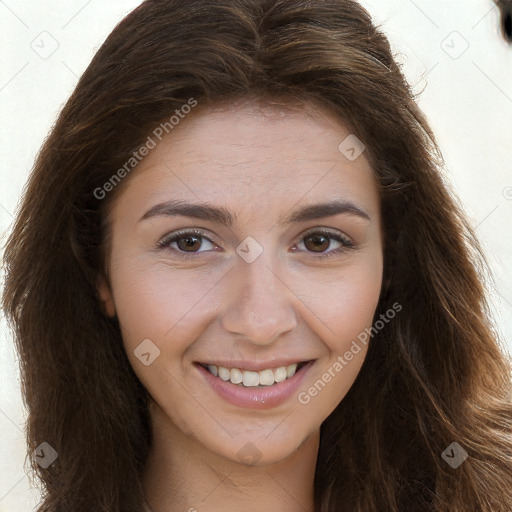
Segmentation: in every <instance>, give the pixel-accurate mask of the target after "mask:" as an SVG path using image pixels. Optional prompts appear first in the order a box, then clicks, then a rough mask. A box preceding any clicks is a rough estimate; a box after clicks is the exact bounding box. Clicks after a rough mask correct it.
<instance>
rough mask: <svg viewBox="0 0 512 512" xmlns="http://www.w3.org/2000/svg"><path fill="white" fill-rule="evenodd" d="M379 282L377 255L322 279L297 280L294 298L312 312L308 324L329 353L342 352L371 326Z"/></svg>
mask: <svg viewBox="0 0 512 512" xmlns="http://www.w3.org/2000/svg"><path fill="white" fill-rule="evenodd" d="M381 283H382V259H381V257H380V256H379V254H375V255H374V256H372V257H369V258H367V259H364V260H363V259H362V260H361V261H360V262H359V264H357V265H353V266H350V267H347V268H346V269H342V270H339V271H336V272H332V273H331V274H328V273H327V272H326V273H325V275H323V276H322V278H318V279H314V278H309V279H302V283H299V281H298V280H297V285H298V289H300V293H299V294H298V295H299V297H300V299H301V300H302V301H303V302H304V303H305V304H306V305H307V307H308V309H309V310H310V311H311V312H312V313H313V315H311V313H310V315H309V316H310V317H311V318H312V320H311V325H314V326H316V331H317V334H318V335H319V337H320V338H322V340H323V341H324V343H325V344H326V345H328V348H329V349H330V350H331V351H333V352H337V353H338V354H340V353H344V352H345V351H346V350H348V348H349V347H350V345H351V342H352V341H353V340H355V339H356V338H357V336H358V335H359V334H360V333H361V332H364V329H365V328H368V327H370V326H371V325H372V321H373V317H374V314H375V310H376V308H377V304H378V300H379V296H380V291H381Z"/></svg>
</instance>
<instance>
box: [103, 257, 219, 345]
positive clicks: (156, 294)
mask: <svg viewBox="0 0 512 512" xmlns="http://www.w3.org/2000/svg"><path fill="white" fill-rule="evenodd" d="M217 280H218V278H217V279H216V278H215V275H212V273H210V274H207V273H202V272H197V273H191V272H186V271H183V270H181V269H173V268H171V267H168V266H165V265H161V266H159V265H146V264H140V265H137V264H134V265H129V264H128V262H127V260H124V261H122V262H120V264H119V265H118V266H117V267H116V270H115V271H114V272H112V278H111V282H112V289H113V296H114V302H115V306H116V314H117V317H118V319H119V323H120V325H121V331H122V334H123V339H124V343H125V346H126V349H127V350H128V351H131V352H133V350H134V349H135V348H136V347H137V346H138V344H140V343H141V341H142V340H144V339H151V340H153V341H154V343H156V344H157V346H159V347H163V346H164V343H165V342H166V341H168V340H172V344H166V350H168V347H169V346H172V347H173V352H179V351H183V350H184V349H185V348H186V347H187V346H188V345H189V344H190V343H191V342H192V341H193V340H194V337H195V335H196V334H197V333H198V332H200V330H201V328H202V325H201V318H202V317H203V316H204V314H205V311H206V309H205V307H206V306H207V304H208V303H211V296H210V297H209V296H208V295H207V291H208V290H210V289H212V288H213V287H214V286H215V283H216V281H217Z"/></svg>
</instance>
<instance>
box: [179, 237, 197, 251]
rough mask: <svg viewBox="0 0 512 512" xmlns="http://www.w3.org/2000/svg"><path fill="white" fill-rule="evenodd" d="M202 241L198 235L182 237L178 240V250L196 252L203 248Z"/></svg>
mask: <svg viewBox="0 0 512 512" xmlns="http://www.w3.org/2000/svg"><path fill="white" fill-rule="evenodd" d="M201 244H202V239H201V237H199V236H197V235H192V236H190V235H180V236H179V237H177V238H176V245H177V246H178V249H180V250H181V251H185V252H195V251H196V250H197V249H199V248H200V247H201Z"/></svg>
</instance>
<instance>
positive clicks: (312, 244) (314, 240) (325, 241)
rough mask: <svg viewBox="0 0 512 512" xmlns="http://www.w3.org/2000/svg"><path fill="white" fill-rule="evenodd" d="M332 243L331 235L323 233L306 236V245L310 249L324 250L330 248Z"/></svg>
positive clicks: (315, 250)
mask: <svg viewBox="0 0 512 512" xmlns="http://www.w3.org/2000/svg"><path fill="white" fill-rule="evenodd" d="M330 244H331V241H330V239H329V237H328V236H326V235H323V234H317V235H310V236H308V237H306V238H304V246H305V247H306V249H307V250H308V251H313V252H324V251H326V250H327V249H329V245H330Z"/></svg>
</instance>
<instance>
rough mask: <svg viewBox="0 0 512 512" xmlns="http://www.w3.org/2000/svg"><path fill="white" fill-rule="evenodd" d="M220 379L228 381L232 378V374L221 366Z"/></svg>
mask: <svg viewBox="0 0 512 512" xmlns="http://www.w3.org/2000/svg"><path fill="white" fill-rule="evenodd" d="M219 377H220V378H221V379H222V380H224V381H227V380H229V379H230V377H231V372H230V371H229V370H228V369H227V368H224V366H219Z"/></svg>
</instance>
